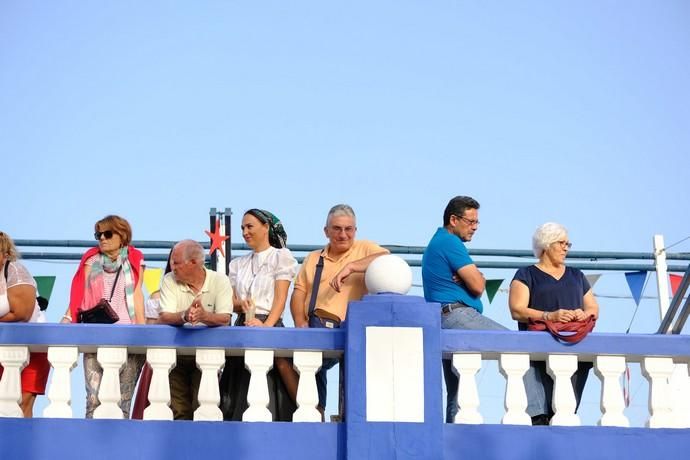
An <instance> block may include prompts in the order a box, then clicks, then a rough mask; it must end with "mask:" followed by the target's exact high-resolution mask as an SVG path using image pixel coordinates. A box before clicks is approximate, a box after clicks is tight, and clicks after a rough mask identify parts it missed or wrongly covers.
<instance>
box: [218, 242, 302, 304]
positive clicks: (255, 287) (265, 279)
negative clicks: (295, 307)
mask: <svg viewBox="0 0 690 460" xmlns="http://www.w3.org/2000/svg"><path fill="white" fill-rule="evenodd" d="M296 275H297V260H295V258H294V257H293V256H292V253H291V252H290V250H289V249H287V248H281V249H277V248H274V247H270V248H268V249H266V250H264V251H261V252H252V253H249V254H246V255H244V256H242V257H238V258H236V259H233V260H232V261H231V262H230V267H229V268H228V277H229V278H230V284H232V288H233V289H234V292H235V293H236V295H237V298H238V299H242V300H244V299H248V298H250V297H251V298H252V299H254V305H256V313H257V314H263V315H268V314H269V313H270V312H271V307H272V306H273V294H274V292H275V282H276V281H279V280H286V281H290V282H292V280H294V278H295V276H296Z"/></svg>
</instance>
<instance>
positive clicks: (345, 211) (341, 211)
mask: <svg viewBox="0 0 690 460" xmlns="http://www.w3.org/2000/svg"><path fill="white" fill-rule="evenodd" d="M338 216H347V217H352V218H353V219H354V220H355V224H356V223H357V217H356V216H355V211H354V210H353V209H352V207H351V206H350V205H349V204H336V205H335V206H333V207H332V208H331V210H330V211H328V216H326V227H328V224H329V223H330V222H331V218H333V217H338Z"/></svg>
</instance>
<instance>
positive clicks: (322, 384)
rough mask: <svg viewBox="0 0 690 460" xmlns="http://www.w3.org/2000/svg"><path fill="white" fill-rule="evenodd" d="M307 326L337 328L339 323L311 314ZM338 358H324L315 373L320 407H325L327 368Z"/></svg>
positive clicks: (341, 369) (341, 366)
mask: <svg viewBox="0 0 690 460" xmlns="http://www.w3.org/2000/svg"><path fill="white" fill-rule="evenodd" d="M309 327H312V328H326V327H328V328H330V329H338V328H340V325H339V324H338V325H336V324H335V323H333V321H329V320H327V319H322V318H319V317H318V316H316V315H311V317H310V318H309ZM338 362H340V360H339V359H338V358H324V359H323V361H322V364H321V369H319V371H318V372H317V373H316V391H317V393H318V394H319V407H321V408H322V409H326V397H327V394H326V390H327V388H328V377H327V374H328V370H329V369H331V368H332V367H333V366H335V365H336V364H338ZM340 375H341V378H340V382H341V385H340V388H341V389H342V383H343V378H342V376H343V363H340Z"/></svg>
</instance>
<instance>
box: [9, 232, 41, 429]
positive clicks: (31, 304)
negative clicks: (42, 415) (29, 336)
mask: <svg viewBox="0 0 690 460" xmlns="http://www.w3.org/2000/svg"><path fill="white" fill-rule="evenodd" d="M17 322H22V323H41V322H45V317H44V316H43V313H42V312H41V310H40V308H39V306H38V302H37V301H36V281H35V280H34V278H33V276H31V274H30V273H29V271H28V270H27V269H26V267H24V265H22V264H21V263H19V262H18V261H17V249H16V248H15V246H14V242H13V241H12V239H11V238H10V236H9V235H8V234H7V233H4V232H0V323H17ZM49 372H50V363H49V362H48V355H47V353H39V352H31V353H30V354H29V363H28V364H27V366H26V367H25V368H24V369H23V370H22V376H21V388H22V401H21V404H20V405H21V409H22V413H23V414H24V417H31V416H32V415H33V407H34V401H35V400H36V395H37V394H41V395H42V394H45V390H46V383H47V381H48V373H49ZM2 373H3V369H2V366H0V377H1V376H2Z"/></svg>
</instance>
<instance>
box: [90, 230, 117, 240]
mask: <svg viewBox="0 0 690 460" xmlns="http://www.w3.org/2000/svg"><path fill="white" fill-rule="evenodd" d="M113 235H114V233H113V231H112V230H106V231H104V232H96V233H94V234H93V237H94V238H96V241H100V240H101V236H103V237H104V238H105V239H106V240H109V239H110V238H112V237H113Z"/></svg>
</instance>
